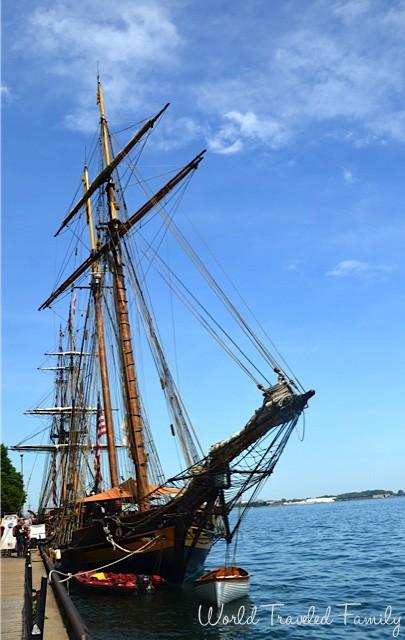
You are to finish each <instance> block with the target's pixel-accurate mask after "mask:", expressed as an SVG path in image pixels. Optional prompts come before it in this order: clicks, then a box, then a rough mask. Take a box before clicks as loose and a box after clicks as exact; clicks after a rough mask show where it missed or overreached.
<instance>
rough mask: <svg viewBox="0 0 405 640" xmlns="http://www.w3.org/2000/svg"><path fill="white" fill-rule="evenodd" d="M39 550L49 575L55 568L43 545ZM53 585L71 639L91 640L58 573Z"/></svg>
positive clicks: (55, 575)
mask: <svg viewBox="0 0 405 640" xmlns="http://www.w3.org/2000/svg"><path fill="white" fill-rule="evenodd" d="M38 548H39V552H40V554H41V558H42V560H43V562H44V565H45V569H46V572H47V573H48V574H49V572H50V571H51V569H52V568H53V567H52V565H51V563H50V562H49V559H48V556H47V555H46V553H45V549H44V547H43V545H42V544H39V545H38ZM51 585H52V589H53V592H54V595H55V598H56V601H57V603H58V605H59V608H60V610H61V613H62V616H63V620H64V622H65V625H66V628H67V631H68V634H69V638H71V640H91V636H90V633H89V630H88V628H87V627H86V625H85V624H84V622H83V620H82V618H81V616H80V613H79V612H78V610H77V609H76V607H75V605H74V603H73V602H72V600H71V598H70V596H69V593H68V592H67V590H66V588H65V585H64V584H62V583H61V582H60V578H59V576H58V574H57V573H53V574H52V581H51Z"/></svg>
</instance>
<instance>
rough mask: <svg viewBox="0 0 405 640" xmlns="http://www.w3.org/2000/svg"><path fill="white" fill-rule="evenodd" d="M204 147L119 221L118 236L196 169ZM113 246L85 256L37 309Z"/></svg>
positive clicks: (105, 246)
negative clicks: (140, 205) (125, 218)
mask: <svg viewBox="0 0 405 640" xmlns="http://www.w3.org/2000/svg"><path fill="white" fill-rule="evenodd" d="M205 151H206V150H205V149H204V150H203V151H201V152H200V153H199V154H198V155H196V157H195V158H193V160H191V162H189V163H188V164H187V165H186V166H185V167H183V169H181V171H179V173H177V174H176V175H175V176H174V178H172V179H171V180H169V182H168V183H167V184H166V185H165V186H164V187H162V188H161V189H160V190H159V191H158V192H157V193H155V195H154V196H152V198H151V199H150V200H148V202H146V203H145V204H144V205H143V206H142V207H141V208H140V209H138V211H136V212H135V213H134V214H133V215H132V216H131V217H130V218H129V219H128V220H127V221H126V222H121V223H120V225H119V227H118V230H117V233H118V235H119V236H120V237H122V236H124V235H125V234H126V233H128V231H129V230H130V229H131V227H133V226H134V224H136V223H137V222H139V220H141V218H143V217H144V216H145V215H146V214H147V213H149V211H150V210H151V209H153V207H155V206H156V205H157V204H158V202H160V201H161V200H162V199H163V198H164V197H165V195H167V194H168V193H169V192H170V191H171V190H172V189H173V188H174V187H175V186H176V185H177V184H178V183H179V182H181V180H183V179H184V178H185V177H186V176H187V175H188V174H189V173H190V172H191V171H193V170H194V169H197V167H198V165H199V164H200V162H201V160H202V159H203V156H204V153H205ZM112 247H113V242H112V240H109V241H108V242H106V243H105V244H104V245H103V246H102V247H100V249H97V250H96V251H95V252H94V253H91V255H90V256H89V257H88V258H86V260H85V261H84V262H83V263H82V264H81V265H80V267H78V268H77V269H76V270H75V271H74V272H73V273H72V275H71V276H69V278H67V280H65V281H64V282H63V283H62V284H61V285H60V286H59V287H58V288H57V289H55V291H54V292H53V293H51V295H50V296H49V298H47V300H45V302H43V303H42V304H41V306H40V307H39V311H42V309H46V308H47V307H49V306H50V305H51V304H52V302H53V301H54V300H56V298H58V297H59V296H60V294H61V293H63V292H64V291H65V290H66V289H67V288H68V287H69V286H70V285H71V284H72V283H73V282H74V281H75V280H76V279H77V278H78V277H79V276H81V275H82V274H83V273H84V272H85V271H86V270H87V269H88V268H89V267H90V266H91V265H92V264H93V262H95V261H96V260H99V259H100V258H101V257H102V256H103V255H105V254H106V253H107V252H108V251H109V250H110V249H111V248H112Z"/></svg>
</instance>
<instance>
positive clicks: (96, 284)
mask: <svg viewBox="0 0 405 640" xmlns="http://www.w3.org/2000/svg"><path fill="white" fill-rule="evenodd" d="M83 186H84V192H85V193H86V191H88V189H89V174H88V170H87V167H85V168H84V173H83ZM86 214H87V224H88V227H89V235H90V248H91V252H92V253H94V251H95V250H96V238H95V233H94V223H93V214H92V210H91V200H90V198H88V199H87V200H86ZM92 272H93V277H92V283H91V286H92V292H93V298H94V313H95V318H96V332H97V345H98V358H99V363H100V377H101V388H102V393H103V404H104V413H105V420H106V428H107V448H108V462H109V468H110V480H111V486H112V487H116V486H117V485H118V465H117V453H116V449H115V443H114V422H113V414H112V406H111V394H110V385H109V380H108V367H107V355H106V348H105V338H104V321H103V311H102V305H101V299H102V283H101V274H100V271H99V262H98V261H97V262H93V264H92Z"/></svg>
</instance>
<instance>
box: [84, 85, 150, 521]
mask: <svg viewBox="0 0 405 640" xmlns="http://www.w3.org/2000/svg"><path fill="white" fill-rule="evenodd" d="M97 102H98V105H99V109H100V124H101V137H102V146H103V152H104V160H105V163H106V165H107V166H108V165H109V164H110V162H111V159H110V146H109V132H108V126H107V120H106V117H105V111H104V100H103V93H102V89H101V83H100V80H99V79H98V87H97ZM114 191H115V189H114V183H113V179H112V176H111V175H110V176H109V179H108V182H107V198H108V208H109V217H110V222H109V230H110V234H111V238H112V254H113V259H114V270H113V279H114V290H115V303H116V314H117V321H118V335H119V342H120V351H121V356H122V365H123V377H124V390H125V399H126V405H127V411H128V426H129V431H130V435H131V453H132V458H133V460H134V464H135V471H136V481H137V493H138V503H139V508H140V510H141V511H145V510H146V509H148V508H149V506H150V505H149V501H148V500H145V499H144V498H145V496H146V495H147V494H148V493H149V483H148V472H147V461H146V453H145V441H144V433H143V424H142V414H141V404H140V398H139V394H138V384H137V377H136V369H135V360H134V354H133V348H132V336H131V327H130V323H129V314H128V302H127V296H126V287H125V275H124V267H123V262H122V254H121V244H120V233H119V228H120V224H121V223H120V220H119V219H118V217H117V204H116V201H115V193H114Z"/></svg>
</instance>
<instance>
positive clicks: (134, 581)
mask: <svg viewBox="0 0 405 640" xmlns="http://www.w3.org/2000/svg"><path fill="white" fill-rule="evenodd" d="M75 578H76V580H77V582H78V584H79V585H80V586H81V587H83V588H85V589H91V590H93V591H107V592H112V591H120V592H121V593H132V592H136V591H154V590H155V589H158V588H159V587H161V586H162V585H163V583H164V582H165V580H164V579H163V578H162V577H161V576H157V575H153V576H147V575H143V574H136V573H111V572H108V573H106V572H98V573H97V572H93V573H92V572H91V571H89V572H87V573H81V572H78V573H76V574H75Z"/></svg>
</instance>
